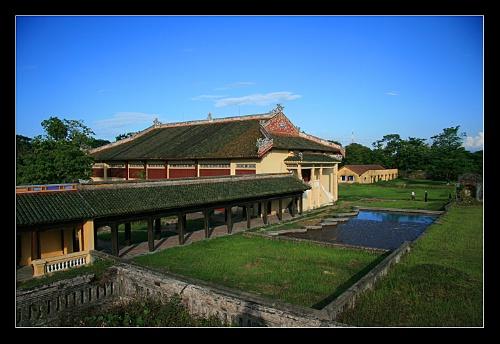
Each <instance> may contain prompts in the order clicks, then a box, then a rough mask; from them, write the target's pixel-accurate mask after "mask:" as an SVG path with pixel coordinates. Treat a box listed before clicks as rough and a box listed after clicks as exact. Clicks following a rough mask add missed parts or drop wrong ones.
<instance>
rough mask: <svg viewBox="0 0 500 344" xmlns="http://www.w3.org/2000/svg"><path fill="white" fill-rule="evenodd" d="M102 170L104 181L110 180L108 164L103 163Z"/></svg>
mask: <svg viewBox="0 0 500 344" xmlns="http://www.w3.org/2000/svg"><path fill="white" fill-rule="evenodd" d="M102 169H103V172H104V174H103V179H104V180H108V164H106V163H103V164H102ZM94 241H95V242H97V240H94Z"/></svg>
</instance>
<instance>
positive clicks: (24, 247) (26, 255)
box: [19, 232, 31, 265]
mask: <svg viewBox="0 0 500 344" xmlns="http://www.w3.org/2000/svg"><path fill="white" fill-rule="evenodd" d="M19 264H20V265H29V264H31V232H23V233H21V260H20V262H19Z"/></svg>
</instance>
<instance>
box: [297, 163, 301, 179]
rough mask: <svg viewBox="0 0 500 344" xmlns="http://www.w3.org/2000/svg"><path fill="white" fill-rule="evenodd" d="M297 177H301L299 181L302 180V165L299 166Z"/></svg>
mask: <svg viewBox="0 0 500 344" xmlns="http://www.w3.org/2000/svg"><path fill="white" fill-rule="evenodd" d="M297 175H298V176H299V179H300V180H302V165H301V164H298V165H297Z"/></svg>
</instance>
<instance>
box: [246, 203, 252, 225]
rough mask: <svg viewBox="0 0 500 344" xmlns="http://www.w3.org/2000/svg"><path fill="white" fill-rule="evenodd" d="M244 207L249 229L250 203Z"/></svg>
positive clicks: (250, 223)
mask: <svg viewBox="0 0 500 344" xmlns="http://www.w3.org/2000/svg"><path fill="white" fill-rule="evenodd" d="M245 209H246V217H247V228H248V229H250V227H251V226H252V217H251V216H250V215H251V214H250V205H246V206H245Z"/></svg>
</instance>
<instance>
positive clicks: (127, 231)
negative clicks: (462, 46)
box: [125, 222, 132, 246]
mask: <svg viewBox="0 0 500 344" xmlns="http://www.w3.org/2000/svg"><path fill="white" fill-rule="evenodd" d="M131 243H132V226H131V224H130V222H127V223H125V245H127V246H128V245H130V244H131Z"/></svg>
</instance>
